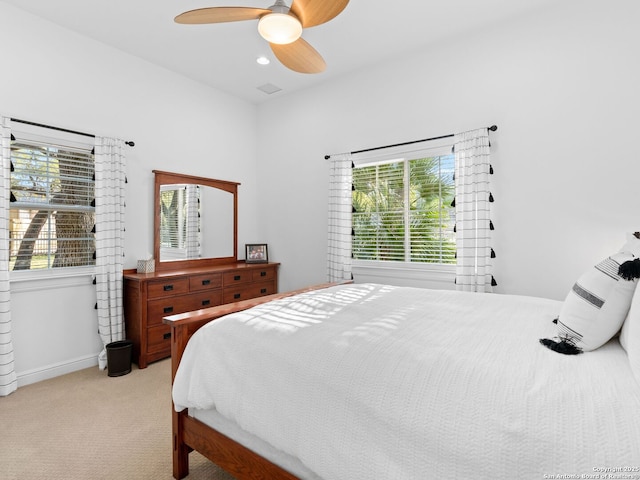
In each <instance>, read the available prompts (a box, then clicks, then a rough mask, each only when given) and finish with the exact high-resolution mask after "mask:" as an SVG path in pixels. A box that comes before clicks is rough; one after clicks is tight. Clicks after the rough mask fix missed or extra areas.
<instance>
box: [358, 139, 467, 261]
mask: <svg viewBox="0 0 640 480" xmlns="http://www.w3.org/2000/svg"><path fill="white" fill-rule="evenodd" d="M453 174H454V156H453V155H452V154H451V146H450V145H447V146H444V147H443V146H439V147H435V148H431V149H425V150H417V151H412V152H404V153H401V154H398V153H391V152H390V153H387V154H385V155H384V156H378V157H369V158H361V159H357V160H354V169H353V185H354V188H353V229H354V232H353V234H354V235H353V257H354V259H356V260H372V261H389V262H413V263H432V264H433V263H435V264H453V263H455V251H456V243H455V233H454V231H453V227H454V225H455V209H454V208H453V207H452V205H451V203H452V202H453V199H454V196H455V189H454V180H453Z"/></svg>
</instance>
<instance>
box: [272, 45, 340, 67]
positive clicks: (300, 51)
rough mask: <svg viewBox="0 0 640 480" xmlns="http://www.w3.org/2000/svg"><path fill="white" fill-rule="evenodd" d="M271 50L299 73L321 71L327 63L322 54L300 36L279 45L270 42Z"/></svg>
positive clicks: (282, 61) (286, 65) (281, 60)
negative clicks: (291, 41)
mask: <svg viewBox="0 0 640 480" xmlns="http://www.w3.org/2000/svg"><path fill="white" fill-rule="evenodd" d="M269 45H271V50H272V51H273V53H274V55H275V56H276V57H277V59H278V60H280V63H282V64H283V65H284V66H285V67H287V68H288V69H290V70H293V71H294V72H298V73H320V72H322V71H324V69H325V68H326V66H327V64H326V63H325V61H324V59H323V58H322V56H321V55H320V54H319V53H318V52H317V51H316V49H315V48H313V47H312V46H311V45H309V44H308V43H307V42H306V41H305V40H303V39H302V38H299V39H298V40H296V41H295V42H293V43H288V44H286V45H278V44H275V43H270V44H269Z"/></svg>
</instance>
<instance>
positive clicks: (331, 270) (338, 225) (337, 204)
mask: <svg viewBox="0 0 640 480" xmlns="http://www.w3.org/2000/svg"><path fill="white" fill-rule="evenodd" d="M330 161H331V167H330V168H331V170H330V177H329V249H328V257H327V278H328V281H330V282H341V281H344V280H351V240H352V236H351V209H352V200H351V186H352V179H353V176H352V169H351V154H349V153H345V154H338V155H331V160H330Z"/></svg>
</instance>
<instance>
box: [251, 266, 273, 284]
mask: <svg viewBox="0 0 640 480" xmlns="http://www.w3.org/2000/svg"><path fill="white" fill-rule="evenodd" d="M274 278H276V269H275V268H273V267H269V268H261V269H259V270H253V271H252V272H251V279H252V280H253V281H254V282H262V281H265V280H273V279H274Z"/></svg>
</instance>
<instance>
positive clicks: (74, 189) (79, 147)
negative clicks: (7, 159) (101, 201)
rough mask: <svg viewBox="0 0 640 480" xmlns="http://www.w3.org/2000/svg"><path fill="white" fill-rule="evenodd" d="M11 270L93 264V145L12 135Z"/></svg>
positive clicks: (19, 133) (24, 134) (30, 135)
mask: <svg viewBox="0 0 640 480" xmlns="http://www.w3.org/2000/svg"><path fill="white" fill-rule="evenodd" d="M14 137H15V140H14V141H12V143H11V170H12V171H11V203H10V227H9V228H10V269H12V270H33V269H46V268H58V267H76V266H87V265H94V264H95V257H94V254H95V238H94V223H95V217H94V210H95V201H94V198H95V186H94V185H95V175H94V171H95V170H94V155H93V152H92V148H93V146H92V145H89V144H82V143H79V142H74V141H71V140H67V139H59V138H55V139H53V138H47V137H44V136H37V135H33V134H29V133H21V132H19V131H16V132H15V133H14Z"/></svg>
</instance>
